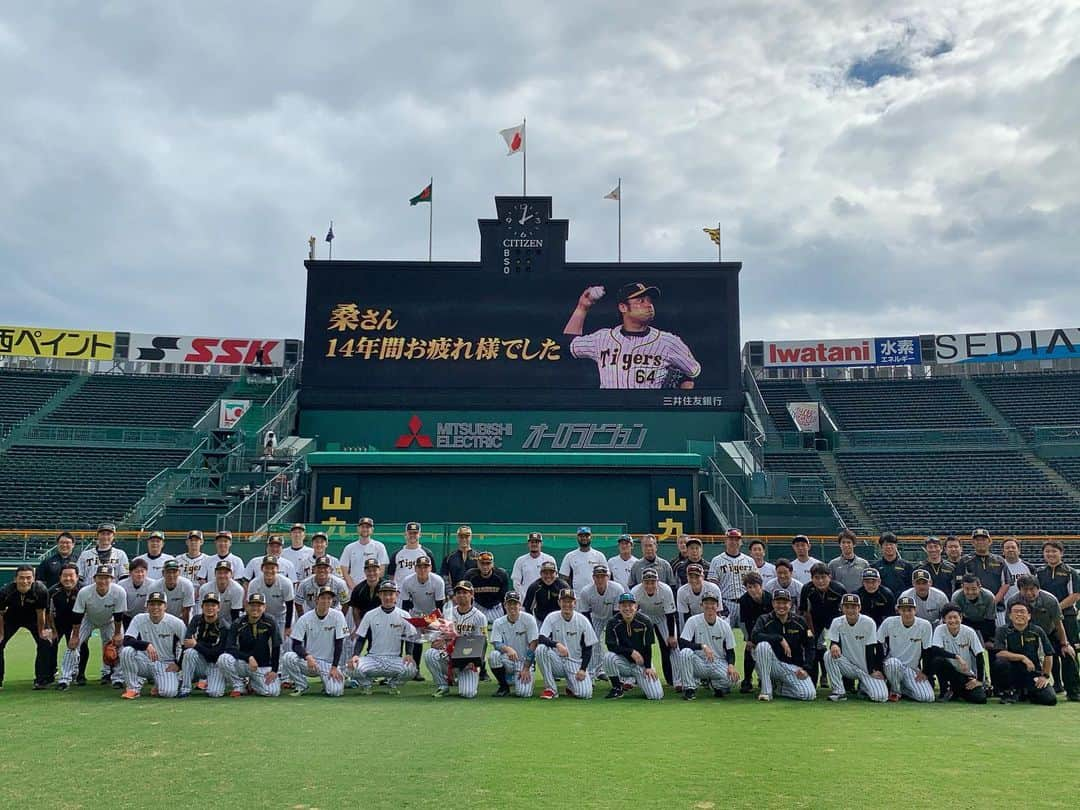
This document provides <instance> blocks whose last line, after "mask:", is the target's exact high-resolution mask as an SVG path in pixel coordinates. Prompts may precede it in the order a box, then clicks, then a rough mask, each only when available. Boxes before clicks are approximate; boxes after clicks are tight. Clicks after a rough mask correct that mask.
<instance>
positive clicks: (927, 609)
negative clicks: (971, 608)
mask: <svg viewBox="0 0 1080 810" xmlns="http://www.w3.org/2000/svg"><path fill="white" fill-rule="evenodd" d="M900 596H901V597H905V596H910V597H911V598H912V599H914V600H915V615H916V616H918V617H919V618H920V619H926V620H927V621H928V622H930V626H931V627H937V626H938V622H939V621H941V611H942V610H944V609H945V608H946V607H947V606H948V604H949V596H948V594H946V593H945V592H944V591H940V590H938V589H937V588H934V587H931V588H930V593H928V594H927V595H926V598H925V599H923V598H922V597H921V596H919V594H918V592H917V591H916V590H915V589H914V588H908V589H907V590H906V591H904V592H903V593H902V594H900Z"/></svg>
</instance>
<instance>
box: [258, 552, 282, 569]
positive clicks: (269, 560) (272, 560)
mask: <svg viewBox="0 0 1080 810" xmlns="http://www.w3.org/2000/svg"><path fill="white" fill-rule="evenodd" d="M277 564H278V558H277V557H276V556H274V555H273V554H267V555H266V556H265V557H263V558H262V562H261V563H260V564H259V567H260V568H261V567H262V566H264V565H277Z"/></svg>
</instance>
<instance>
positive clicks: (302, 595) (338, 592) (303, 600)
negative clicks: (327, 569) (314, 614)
mask: <svg viewBox="0 0 1080 810" xmlns="http://www.w3.org/2000/svg"><path fill="white" fill-rule="evenodd" d="M316 578H317V575H316V574H312V575H311V576H310V577H308V578H307V579H305V580H302V581H301V582H300V584H299V585H297V586H296V588H295V594H294V597H293V601H294V602H295V603H296V604H297V605H300V606H301V607H303V609H304V613H305V614H306V613H309V612H310V611H312V610H314V609H315V601H316V598H317V597H318V594H319V588H324V587H325V588H333V589H334V601H333V602H332V603H331V604H330V607H332V608H334V609H336V610H341V606H342V605H347V604H348V603H349V586H348V585H346V584H345V580H343V579H342V578H341V577H335V576H334V575H333V574H330V575H328V576H327V578H326V582H321V583H320V582H318V581H317V579H316Z"/></svg>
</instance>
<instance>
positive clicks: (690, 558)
mask: <svg viewBox="0 0 1080 810" xmlns="http://www.w3.org/2000/svg"><path fill="white" fill-rule="evenodd" d="M678 542H679V543H680V544H681V545H682V548H683V553H681V554H680V555H679V556H678V557H676V558H675V559H674V560H672V562H671V572H672V573H673V574H674V575H675V579H676V580H678V583H679V585H680V586H683V585H685V584H686V583H687V581H688V580H687V579H686V568H687V566H689V565H700V566H701V567H702V568H703V569H704V570H706V571H708V570H709V564H708V563H707V562H706V561H705V560H704V559H703V557H702V547H701V540H700V539H698V538H697V537H680V538H679V540H678ZM710 579H712V577H710ZM713 581H714V582H715V581H716V580H715V579H713Z"/></svg>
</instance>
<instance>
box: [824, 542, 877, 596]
mask: <svg viewBox="0 0 1080 810" xmlns="http://www.w3.org/2000/svg"><path fill="white" fill-rule="evenodd" d="M855 539H856V538H855V532H853V531H852V530H851V529H844V530H843V531H841V532H840V534H839V535H837V538H836V540H837V542H838V543H839V544H840V555H839V556H838V557H833V558H832V559H831V560H829V573H830V574H831V575H832V578H833V582H836V583H838V584H840V585H843V586H844V590H845V591H846V592H848V593H855V591H857V590H859V588H860V587H861V586H862V572H863V571H865V570H866V568H867V567H868V566H869V565H870V561H869V560H864V559H863V558H862V557H860V556H858V555H857V554H856V553H855Z"/></svg>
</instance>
